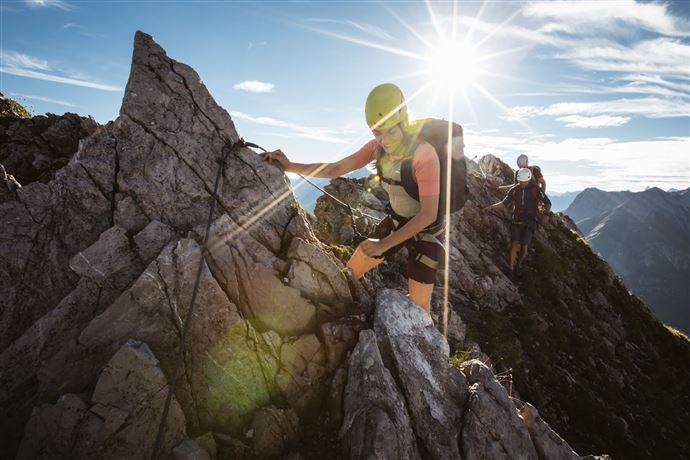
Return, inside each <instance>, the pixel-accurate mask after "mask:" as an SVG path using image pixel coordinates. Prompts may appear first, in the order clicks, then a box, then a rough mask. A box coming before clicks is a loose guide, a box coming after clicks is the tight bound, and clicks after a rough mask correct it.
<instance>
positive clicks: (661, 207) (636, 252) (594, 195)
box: [565, 187, 690, 333]
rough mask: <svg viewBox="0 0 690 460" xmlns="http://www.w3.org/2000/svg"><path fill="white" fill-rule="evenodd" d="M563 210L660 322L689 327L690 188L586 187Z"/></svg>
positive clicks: (688, 330) (689, 330)
mask: <svg viewBox="0 0 690 460" xmlns="http://www.w3.org/2000/svg"><path fill="white" fill-rule="evenodd" d="M565 213H566V214H568V215H569V216H570V217H571V218H572V219H573V220H574V221H575V223H576V224H577V226H578V228H579V229H580V231H581V232H582V233H583V234H584V235H585V236H586V238H587V240H588V241H589V244H590V245H591V246H592V249H594V250H595V251H596V252H598V253H599V254H600V255H601V256H602V257H603V258H604V259H605V260H606V261H607V262H608V263H609V264H610V265H611V267H613V269H614V270H615V271H616V273H617V274H618V275H620V276H621V277H622V278H623V279H624V280H625V284H626V285H627V286H628V287H629V288H630V289H631V290H632V291H633V292H634V293H635V294H637V295H639V296H640V297H641V298H642V299H643V300H645V301H646V302H647V303H648V304H649V305H651V306H652V308H653V309H654V312H655V313H656V315H657V317H658V318H659V319H660V320H661V321H662V322H664V323H666V324H669V325H671V326H674V327H677V328H679V329H681V330H683V331H685V332H686V333H688V332H690V260H689V258H688V255H690V188H689V189H686V190H680V191H673V192H665V191H663V190H661V189H659V188H656V187H654V188H650V189H647V190H645V191H644V192H629V191H625V192H605V191H602V190H599V189H596V188H588V189H585V190H583V191H582V192H581V193H580V194H579V195H578V196H577V197H576V198H575V200H574V201H573V202H572V204H571V205H570V206H569V207H568V208H567V209H566V211H565Z"/></svg>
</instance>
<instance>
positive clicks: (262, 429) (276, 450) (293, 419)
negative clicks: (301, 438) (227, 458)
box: [251, 406, 299, 458]
mask: <svg viewBox="0 0 690 460" xmlns="http://www.w3.org/2000/svg"><path fill="white" fill-rule="evenodd" d="M298 422H299V419H298V418H297V413H296V412H295V410H294V409H287V410H286V409H281V408H278V407H275V406H267V407H262V408H261V409H259V410H258V412H257V413H256V414H255V415H254V418H253V419H252V424H251V427H252V428H251V429H252V442H253V444H254V449H253V452H252V453H253V455H255V456H256V457H257V458H274V457H276V456H277V455H279V454H280V453H281V452H284V451H285V448H286V446H288V445H290V444H292V443H294V442H295V440H296V439H297V434H298Z"/></svg>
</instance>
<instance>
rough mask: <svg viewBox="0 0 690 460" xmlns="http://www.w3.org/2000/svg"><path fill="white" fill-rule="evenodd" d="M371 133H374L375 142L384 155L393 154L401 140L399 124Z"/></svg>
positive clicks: (401, 134) (401, 133) (401, 132)
mask: <svg viewBox="0 0 690 460" xmlns="http://www.w3.org/2000/svg"><path fill="white" fill-rule="evenodd" d="M372 132H373V133H374V137H375V138H376V142H378V144H379V145H380V146H381V147H382V148H383V150H384V152H386V153H390V152H394V151H395V149H397V148H398V147H399V146H400V144H401V143H402V140H403V131H402V129H401V127H400V124H397V125H395V126H391V127H390V128H388V129H383V130H381V129H375V130H374V131H372Z"/></svg>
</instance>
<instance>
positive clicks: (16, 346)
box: [0, 32, 359, 451]
mask: <svg viewBox="0 0 690 460" xmlns="http://www.w3.org/2000/svg"><path fill="white" fill-rule="evenodd" d="M238 139H239V135H238V133H237V132H236V131H235V128H234V125H233V123H232V120H231V119H230V117H229V115H228V113H227V112H226V111H225V110H224V109H222V108H221V107H220V106H218V105H217V104H216V103H215V102H214V101H213V99H212V97H211V96H210V94H209V93H208V91H207V90H206V88H205V86H204V85H203V83H202V82H201V79H200V78H199V76H198V75H197V74H196V73H195V72H194V71H193V70H192V69H191V68H189V67H188V66H186V65H184V64H181V63H178V62H176V61H174V60H172V59H170V58H168V57H167V55H166V54H165V51H163V49H162V48H161V47H160V46H159V45H158V44H156V43H155V42H154V41H153V39H152V38H151V37H150V36H148V35H146V34H144V33H141V32H138V33H137V34H136V36H135V40H134V53H133V60H132V69H131V73H130V78H129V81H128V84H127V88H126V90H125V95H124V99H123V104H122V108H121V111H120V116H119V117H118V118H117V119H116V120H115V121H113V122H110V123H108V124H107V125H105V126H102V127H100V128H99V129H98V130H96V131H95V132H94V133H93V134H92V135H91V136H90V137H87V138H85V139H83V140H82V141H81V142H80V143H79V148H78V151H77V152H76V154H74V155H73V156H72V158H71V160H70V161H69V163H68V164H67V165H66V166H64V167H63V168H62V169H60V170H59V171H57V173H56V175H55V178H54V179H52V180H51V181H49V182H47V183H41V182H33V183H30V184H28V185H27V186H25V187H21V188H20V189H17V190H16V191H15V192H16V193H14V194H12V193H9V192H8V193H7V194H3V195H2V196H3V198H2V200H0V293H1V294H2V295H0V363H1V364H2V373H0V382H2V386H1V388H0V438H1V439H0V440H1V441H2V443H3V445H5V444H7V445H9V446H10V447H9V449H10V450H11V451H14V450H16V447H17V446H18V444H19V440H20V439H21V436H22V434H21V429H22V427H23V426H24V424H25V423H26V421H27V420H28V418H29V416H30V413H31V410H32V408H33V407H34V406H40V405H41V404H43V403H46V402H52V401H55V400H56V399H57V398H59V397H60V396H61V395H64V394H66V393H82V392H84V391H88V390H89V389H90V388H93V385H94V383H95V381H96V379H97V377H98V375H99V373H100V371H101V370H102V368H103V366H104V365H105V364H106V362H107V361H108V359H109V358H110V357H111V356H112V354H113V353H115V352H116V351H117V349H118V348H119V347H120V346H121V345H122V344H124V343H126V341H127V340H128V339H130V338H134V339H139V340H143V341H146V342H147V343H149V345H150V346H151V348H152V349H153V350H154V352H155V353H156V356H158V358H159V359H160V363H161V368H162V369H163V371H164V372H165V373H166V375H168V377H170V376H172V375H173V374H174V372H175V371H176V369H178V367H177V366H178V361H179V347H180V331H181V325H182V322H183V321H184V319H185V317H186V314H187V309H188V307H189V300H190V298H191V293H192V288H193V284H194V279H195V275H196V270H197V268H198V267H199V261H200V258H201V251H200V247H199V246H200V242H201V241H202V239H203V237H204V233H205V223H206V219H207V218H208V213H209V208H210V205H211V203H212V201H213V200H214V198H213V197H212V191H213V190H212V189H213V185H214V181H215V177H216V172H217V169H218V167H219V163H218V159H219V158H220V157H221V155H222V154H223V153H224V148H225V147H227V146H228V145H229V144H230V143H234V142H236V141H237V140H238ZM216 196H217V199H218V203H217V205H216V207H215V213H214V214H213V215H212V216H211V217H212V222H213V224H212V231H211V238H210V240H209V244H208V248H207V250H206V251H205V253H204V254H203V256H204V264H202V272H201V273H202V277H201V287H200V290H199V296H198V298H197V302H196V304H195V312H194V318H193V320H192V322H191V328H190V330H189V335H188V337H187V347H186V354H185V358H184V360H183V361H182V363H181V368H180V371H181V372H183V373H184V378H180V379H179V381H178V385H177V388H175V394H176V397H177V398H178V400H179V403H180V405H181V407H182V410H183V411H184V413H185V415H186V420H187V423H188V429H189V430H190V433H192V434H194V433H198V432H203V431H208V430H218V431H219V432H225V433H230V434H234V435H237V434H239V433H240V432H242V430H244V429H245V428H246V426H247V424H248V423H249V422H250V421H251V417H252V415H253V413H254V412H255V411H256V410H257V409H259V408H260V407H262V406H264V405H266V404H269V403H270V402H271V401H272V400H274V399H275V398H277V399H281V400H284V401H286V402H287V403H288V404H290V405H292V407H293V408H294V409H295V410H297V411H308V410H313V409H314V408H318V407H319V404H320V401H321V397H322V395H323V394H325V392H326V391H327V389H328V384H329V381H328V378H327V377H328V376H327V372H328V371H327V366H328V369H335V368H337V367H338V365H339V364H340V363H337V362H335V361H336V360H338V359H344V358H345V352H346V350H345V349H344V348H343V347H342V346H341V345H340V343H339V342H337V341H335V342H332V341H330V340H331V339H330V336H329V338H328V340H329V345H328V346H329V347H330V348H329V350H330V351H329V353H328V356H327V354H326V351H325V348H324V347H325V344H322V343H321V342H320V341H319V339H318V337H317V335H316V332H317V331H319V324H320V322H323V321H325V320H328V321H330V322H334V321H338V320H339V318H340V317H341V316H343V315H346V314H349V310H350V307H351V306H352V305H353V303H355V302H359V297H358V294H357V292H356V291H354V290H352V289H353V285H352V284H351V282H350V279H349V278H348V277H347V275H346V274H345V273H343V272H342V269H343V267H342V263H341V262H339V261H337V260H336V259H335V258H334V257H333V256H332V255H331V254H330V253H328V252H327V251H325V250H324V249H323V247H322V246H321V244H320V243H319V242H318V241H317V240H316V238H315V237H314V235H313V233H312V231H311V229H310V227H309V225H308V224H307V221H306V219H305V217H304V215H303V214H302V213H301V212H300V211H299V207H298V206H297V205H296V203H295V201H294V197H293V195H292V194H291V193H289V188H288V181H287V179H286V177H285V176H284V174H283V173H282V171H280V170H279V169H278V168H276V167H275V166H272V165H269V164H267V163H265V162H263V161H262V160H261V159H260V158H259V157H258V155H256V154H255V152H253V151H252V150H250V149H248V148H245V147H243V146H241V145H234V147H233V148H232V149H231V150H229V151H228V156H227V160H226V163H225V165H224V169H223V176H222V181H221V182H220V187H219V189H218V191H217V195H216ZM5 197H6V198H5ZM279 197H280V200H278V198H279ZM288 252H290V253H289V255H288ZM70 265H71V266H72V268H73V269H74V270H72V269H70V268H69V267H70ZM320 308H323V309H327V310H328V311H329V312H330V314H329V315H328V318H325V317H322V318H321V317H320V318H317V310H318V309H320ZM343 327H344V326H343ZM343 334H344V332H343ZM341 336H342V337H345V336H344V335H342V334H341V333H340V332H337V333H336V336H334V337H341ZM324 337H325V336H324ZM345 342H346V343H348V344H352V345H354V342H353V341H345ZM331 343H335V345H333V346H331V345H330V344H331Z"/></svg>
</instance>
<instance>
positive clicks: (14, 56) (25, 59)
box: [0, 50, 50, 70]
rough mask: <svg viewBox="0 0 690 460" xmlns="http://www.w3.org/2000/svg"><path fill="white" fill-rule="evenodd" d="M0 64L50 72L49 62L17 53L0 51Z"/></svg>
mask: <svg viewBox="0 0 690 460" xmlns="http://www.w3.org/2000/svg"><path fill="white" fill-rule="evenodd" d="M0 63H2V65H4V66H8V67H19V68H25V69H36V70H50V66H49V65H48V61H46V60H45V59H39V58H36V57H33V56H29V55H28V54H24V53H17V52H15V51H5V50H0Z"/></svg>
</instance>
